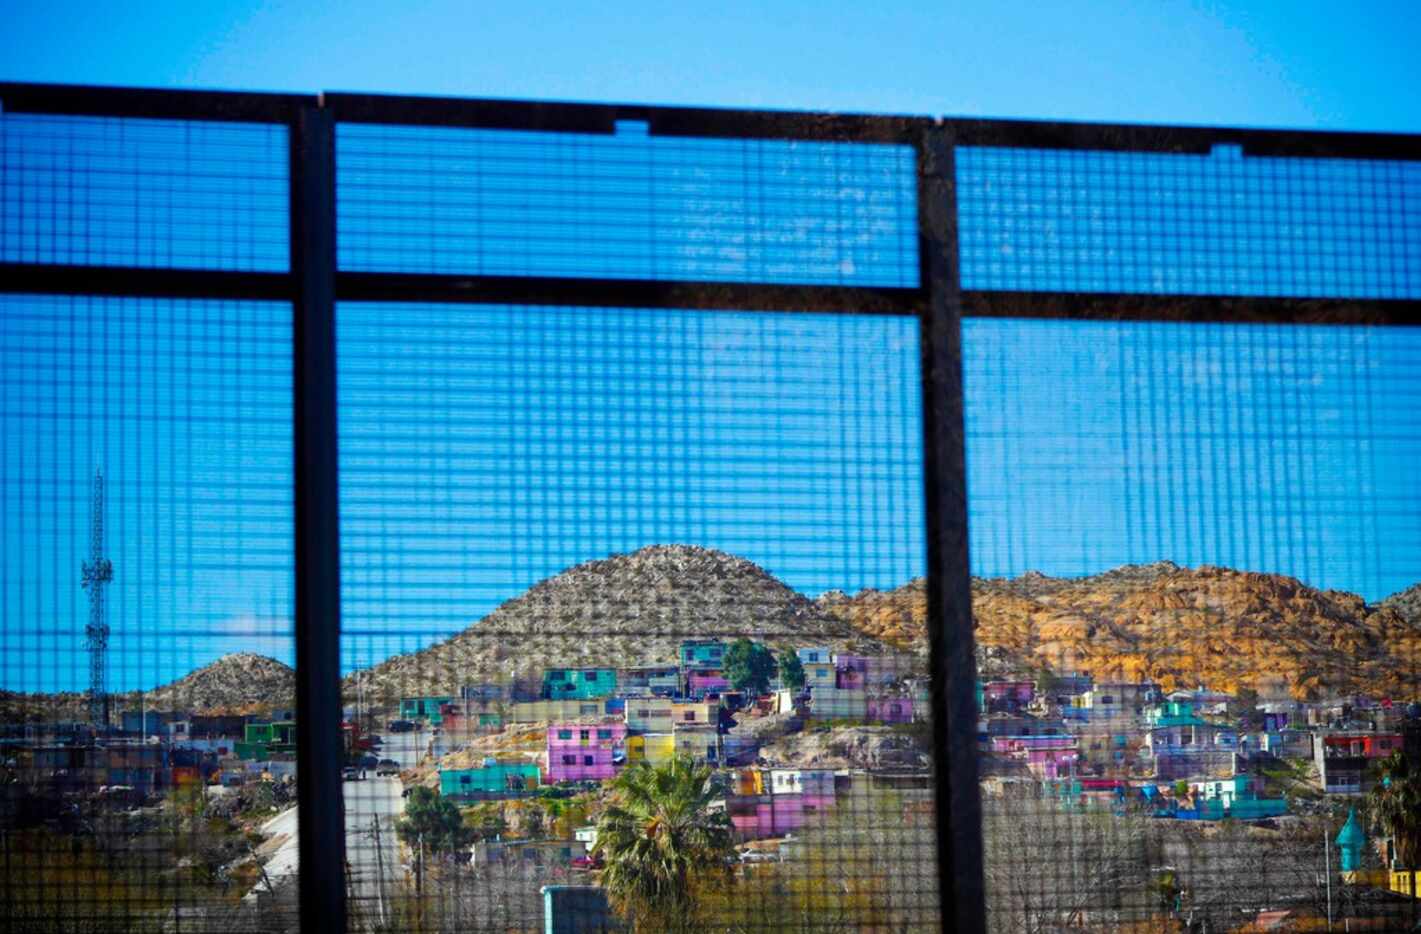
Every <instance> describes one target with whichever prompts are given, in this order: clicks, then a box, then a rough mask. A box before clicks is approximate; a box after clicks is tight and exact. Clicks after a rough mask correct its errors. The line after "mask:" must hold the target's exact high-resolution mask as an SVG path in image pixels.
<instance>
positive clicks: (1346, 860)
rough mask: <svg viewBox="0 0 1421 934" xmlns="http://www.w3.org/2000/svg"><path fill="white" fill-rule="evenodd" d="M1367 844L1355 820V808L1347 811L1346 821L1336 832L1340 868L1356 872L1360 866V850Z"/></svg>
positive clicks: (1365, 837)
mask: <svg viewBox="0 0 1421 934" xmlns="http://www.w3.org/2000/svg"><path fill="white" fill-rule="evenodd" d="M1366 845H1367V835H1366V833H1365V832H1363V830H1362V824H1361V822H1360V821H1358V820H1357V809H1356V808H1351V809H1350V810H1348V811H1347V822H1346V823H1344V824H1343V825H1342V830H1341V832H1340V833H1338V834H1337V849H1338V851H1339V852H1340V853H1341V857H1342V858H1341V860H1340V863H1341V867H1340V868H1341V870H1342V871H1343V872H1356V871H1357V870H1359V869H1361V868H1362V850H1363V848H1364V847H1366Z"/></svg>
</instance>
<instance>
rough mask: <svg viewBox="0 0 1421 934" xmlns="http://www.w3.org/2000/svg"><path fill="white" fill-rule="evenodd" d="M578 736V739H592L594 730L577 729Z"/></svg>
mask: <svg viewBox="0 0 1421 934" xmlns="http://www.w3.org/2000/svg"><path fill="white" fill-rule="evenodd" d="M577 738H578V739H583V740H586V739H591V738H592V731H591V730H578V731H577Z"/></svg>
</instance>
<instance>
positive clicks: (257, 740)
mask: <svg viewBox="0 0 1421 934" xmlns="http://www.w3.org/2000/svg"><path fill="white" fill-rule="evenodd" d="M295 751H296V721H295V720H277V721H274V722H272V723H248V724H247V726H246V731H245V734H244V735H243V737H242V740H241V741H240V742H237V743H235V744H234V748H233V752H235V753H236V755H237V758H239V759H254V760H262V759H269V758H271V754H272V753H274V752H295Z"/></svg>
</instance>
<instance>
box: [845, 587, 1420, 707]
mask: <svg viewBox="0 0 1421 934" xmlns="http://www.w3.org/2000/svg"><path fill="white" fill-rule="evenodd" d="M1408 595H1410V596H1409V597H1408ZM1418 596H1421V590H1418V588H1411V590H1409V591H1404V592H1403V593H1402V594H1398V595H1396V597H1393V598H1389V600H1388V601H1383V602H1382V603H1381V604H1379V605H1369V604H1367V603H1366V601H1364V600H1363V599H1362V598H1361V597H1358V596H1356V595H1355V594H1350V593H1345V592H1343V591H1336V590H1317V589H1315V588H1312V587H1308V586H1307V585H1305V584H1303V583H1301V582H1300V581H1298V580H1296V579H1295V578H1291V577H1285V576H1282V575H1278V574H1256V573H1251V572H1245V571H1234V570H1230V569H1228V568H1219V567H1210V566H1204V567H1199V568H1181V567H1178V566H1176V565H1174V564H1172V563H1170V562H1157V563H1155V564H1148V565H1127V566H1125V567H1121V568H1116V569H1115V570H1112V571H1107V572H1105V573H1103V574H1097V575H1093V576H1090V577H1082V578H1054V577H1048V576H1045V575H1043V574H1038V573H1035V572H1028V573H1027V574H1024V575H1022V576H1021V577H1017V578H1013V579H1005V578H992V579H974V580H973V582H972V612H973V618H974V621H975V623H976V634H977V642H978V656H979V665H980V667H981V668H982V670H983V673H984V674H986V675H988V676H991V675H993V674H997V673H1005V672H1007V671H1029V670H1034V669H1047V670H1050V671H1054V672H1057V673H1062V672H1081V673H1087V674H1091V675H1094V676H1096V677H1123V678H1137V677H1146V678H1152V679H1154V680H1156V681H1158V682H1159V683H1160V684H1161V685H1163V686H1164V687H1165V688H1166V689H1175V688H1180V687H1191V688H1192V687H1195V686H1197V685H1200V684H1204V685H1207V686H1209V687H1212V688H1215V689H1218V690H1224V691H1237V690H1239V689H1240V688H1249V689H1253V690H1259V689H1264V690H1266V689H1268V688H1269V687H1270V686H1271V685H1272V684H1276V683H1278V682H1281V683H1282V684H1283V685H1284V686H1286V688H1287V690H1288V691H1289V692H1290V693H1291V694H1292V695H1293V696H1296V697H1299V698H1315V697H1321V696H1326V695H1329V694H1343V693H1368V694H1375V695H1382V696H1390V697H1394V698H1405V699H1411V698H1415V697H1417V696H1418V695H1421V620H1418V618H1417V614H1416V613H1415V612H1414V610H1415V604H1417V603H1421V600H1418V599H1417V597H1418ZM826 597H828V599H826V598H823V597H821V599H820V603H821V606H823V608H824V609H825V611H826V612H830V613H832V614H833V615H835V616H837V617H839V618H840V619H842V620H844V621H845V622H849V623H851V624H852V625H854V626H855V627H856V628H858V629H859V630H861V631H862V632H864V633H865V634H866V635H868V636H870V637H872V638H878V639H883V640H884V641H887V642H891V643H894V644H897V645H899V646H903V647H912V648H916V649H919V650H921V648H922V643H923V642H924V641H925V638H926V630H925V628H924V627H923V625H922V622H921V621H922V620H925V619H926V592H925V590H924V584H923V581H922V580H915V581H911V582H909V583H908V584H905V585H904V586H902V587H899V588H897V589H895V590H891V591H864V592H862V593H859V594H856V595H854V596H853V597H843V596H842V595H838V596H831V595H826ZM1407 612H1410V613H1411V615H1410V618H1408V616H1407Z"/></svg>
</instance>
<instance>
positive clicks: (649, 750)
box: [627, 733, 676, 765]
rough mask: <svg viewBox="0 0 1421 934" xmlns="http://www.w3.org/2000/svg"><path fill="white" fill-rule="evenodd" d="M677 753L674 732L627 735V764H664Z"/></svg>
mask: <svg viewBox="0 0 1421 934" xmlns="http://www.w3.org/2000/svg"><path fill="white" fill-rule="evenodd" d="M675 755H676V736H675V735H674V734H672V733H645V734H642V735H641V736H628V737H627V764H628V765H633V764H635V763H637V762H649V763H650V764H652V765H662V764H664V763H667V762H670V761H671V760H672V758H674V757H675Z"/></svg>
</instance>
